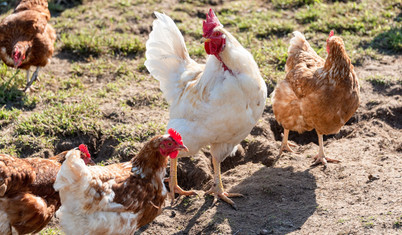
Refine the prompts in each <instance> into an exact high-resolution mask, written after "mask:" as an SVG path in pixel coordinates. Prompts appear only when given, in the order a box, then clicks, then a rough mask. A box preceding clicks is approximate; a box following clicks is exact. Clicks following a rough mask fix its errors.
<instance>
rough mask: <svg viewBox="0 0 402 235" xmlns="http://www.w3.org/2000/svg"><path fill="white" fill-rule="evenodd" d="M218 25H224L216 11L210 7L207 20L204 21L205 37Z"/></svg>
mask: <svg viewBox="0 0 402 235" xmlns="http://www.w3.org/2000/svg"><path fill="white" fill-rule="evenodd" d="M216 26H222V24H221V22H219V20H218V17H216V15H215V13H214V11H213V10H212V9H209V12H208V14H207V20H204V22H203V23H202V31H203V32H204V34H203V35H202V36H203V37H204V38H205V37H207V36H209V35H210V34H211V33H212V31H213V30H214V28H215V27H216Z"/></svg>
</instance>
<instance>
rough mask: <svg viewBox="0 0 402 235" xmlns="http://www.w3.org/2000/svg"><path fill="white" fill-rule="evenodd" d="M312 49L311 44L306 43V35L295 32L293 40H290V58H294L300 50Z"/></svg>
mask: <svg viewBox="0 0 402 235" xmlns="http://www.w3.org/2000/svg"><path fill="white" fill-rule="evenodd" d="M310 48H311V47H310V44H309V43H308V42H307V41H306V38H305V37H304V35H303V34H302V33H300V32H299V31H294V32H293V38H292V39H291V40H290V46H289V49H288V56H293V55H295V54H296V53H298V52H299V51H300V50H303V51H309V49H310Z"/></svg>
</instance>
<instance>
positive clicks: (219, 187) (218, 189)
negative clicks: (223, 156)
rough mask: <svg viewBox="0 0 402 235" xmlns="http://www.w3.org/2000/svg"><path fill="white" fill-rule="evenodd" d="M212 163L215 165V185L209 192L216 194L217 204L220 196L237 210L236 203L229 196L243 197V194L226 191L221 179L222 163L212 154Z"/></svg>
mask: <svg viewBox="0 0 402 235" xmlns="http://www.w3.org/2000/svg"><path fill="white" fill-rule="evenodd" d="M212 164H213V165H214V185H213V186H212V188H211V189H210V190H209V191H208V192H207V193H208V194H212V195H214V196H215V198H214V202H213V204H215V203H216V202H217V199H218V197H220V198H221V199H222V200H224V201H225V202H227V203H229V204H230V205H231V206H232V207H233V208H234V209H235V210H237V206H236V204H235V203H234V202H233V201H232V200H230V199H229V197H243V194H240V193H227V192H225V190H224V189H223V184H222V179H221V163H220V162H218V160H216V159H215V158H214V157H213V156H212Z"/></svg>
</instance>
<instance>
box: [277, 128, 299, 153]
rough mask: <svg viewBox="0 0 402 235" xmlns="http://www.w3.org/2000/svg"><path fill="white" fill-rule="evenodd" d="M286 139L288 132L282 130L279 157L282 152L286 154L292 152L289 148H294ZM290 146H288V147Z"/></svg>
mask: <svg viewBox="0 0 402 235" xmlns="http://www.w3.org/2000/svg"><path fill="white" fill-rule="evenodd" d="M288 138H289V130H288V129H284V131H283V139H282V145H281V149H280V150H279V156H280V155H281V154H282V152H283V151H284V150H286V151H288V152H293V149H291V148H290V146H292V147H296V145H295V144H292V143H289V142H288ZM289 145H290V146H289Z"/></svg>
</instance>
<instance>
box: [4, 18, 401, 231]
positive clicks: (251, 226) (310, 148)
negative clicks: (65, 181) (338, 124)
mask: <svg viewBox="0 0 402 235" xmlns="http://www.w3.org/2000/svg"><path fill="white" fill-rule="evenodd" d="M147 20H148V21H149V25H151V24H150V22H151V21H152V20H153V19H152V18H151V17H150V18H149V19H147ZM148 33H149V29H147V30H145V31H144V32H141V34H142V35H141V37H144V38H147V37H148ZM144 40H145V39H144ZM135 59H136V60H131V59H130V58H118V59H116V58H114V59H111V63H112V64H118V63H121V62H126V63H130V66H133V67H136V66H137V65H139V64H140V63H143V61H141V60H139V59H138V58H135ZM71 61H74V58H73V57H71V55H68V54H66V53H65V52H62V51H56V53H55V55H54V56H53V58H52V60H51V64H50V65H49V66H47V67H46V68H44V70H43V74H51V76H50V75H44V76H45V78H44V79H43V81H41V82H42V83H45V82H46V81H50V80H51V78H50V77H52V78H53V77H58V78H68V77H70V76H71V73H72V72H71V71H72V65H71V64H72V63H71ZM82 63H83V64H86V63H88V64H90V63H91V62H88V61H83V62H82ZM355 70H356V72H357V75H358V77H359V78H360V86H361V104H360V107H359V108H358V110H357V112H356V113H355V114H354V116H353V117H352V118H351V119H350V120H349V121H348V123H347V124H346V125H345V126H344V127H342V129H341V131H340V132H339V133H338V134H336V135H328V136H325V137H324V147H325V152H326V154H327V156H329V157H332V158H335V159H338V160H340V161H341V162H340V163H338V164H329V165H328V167H327V168H326V169H324V168H323V166H315V167H312V166H311V163H312V156H314V155H315V154H317V153H318V139H317V135H316V133H315V132H306V133H303V134H297V133H295V132H291V133H290V136H289V140H290V141H291V142H292V143H294V144H296V145H297V147H295V148H294V150H295V152H293V153H284V154H283V155H282V156H281V157H280V158H278V157H277V154H278V152H279V147H280V144H281V140H282V133H283V129H282V127H281V126H280V125H279V124H278V123H277V122H276V120H275V118H274V115H273V112H272V106H271V103H270V99H269V98H268V102H267V105H266V108H265V111H264V113H263V116H262V118H261V120H260V121H259V123H258V124H257V125H256V127H255V128H254V129H253V130H252V132H251V134H250V135H249V136H248V137H247V138H246V139H245V140H244V141H242V143H241V148H239V151H238V152H237V153H236V155H235V156H233V157H228V158H227V159H226V160H225V161H224V162H223V163H222V172H223V175H222V180H223V184H224V187H225V189H226V190H227V191H229V192H236V193H242V194H243V195H244V197H242V198H234V199H233V200H234V202H235V203H236V204H237V206H238V210H234V209H233V208H232V207H230V206H229V205H228V204H226V203H223V202H222V201H220V200H219V201H218V202H217V203H216V204H215V205H213V197H212V196H209V195H206V194H205V193H204V192H205V191H206V190H208V189H209V188H210V186H211V180H212V174H213V171H212V163H211V157H210V154H209V151H208V149H204V150H203V151H201V152H200V153H199V154H197V155H196V156H193V157H190V158H183V159H180V160H179V167H178V179H179V185H180V186H182V187H183V188H184V189H187V190H188V189H194V190H196V192H197V193H198V196H193V197H179V198H177V199H176V200H175V202H174V204H173V205H171V204H170V201H169V200H166V207H165V208H164V210H163V212H162V214H161V215H159V216H158V217H157V218H156V219H155V220H154V221H153V222H152V223H150V224H149V225H147V226H145V227H143V228H141V229H140V230H139V231H137V232H136V234H138V235H139V234H143V235H147V234H162V235H165V234H177V235H179V234H233V235H241V234H402V193H401V192H402V80H401V79H402V56H401V55H384V56H383V57H382V58H381V59H379V60H365V61H364V63H363V64H361V65H359V66H358V67H355ZM374 75H379V76H385V77H390V78H394V79H391V80H389V81H387V82H385V83H376V82H370V81H368V80H367V79H366V78H367V77H369V76H374ZM147 78H148V80H145V81H141V82H140V83H135V82H130V84H127V85H126V86H125V87H124V88H122V89H121V90H119V96H118V97H117V98H116V99H110V100H108V101H107V102H105V103H103V104H102V105H101V107H99V109H100V110H101V112H102V114H103V115H104V117H105V119H107V121H106V124H105V126H108V125H109V123H110V126H112V125H113V124H115V123H130V124H133V125H136V124H143V123H147V122H150V121H155V122H158V123H162V124H165V123H167V121H168V110H167V108H166V107H165V108H160V107H157V108H155V107H150V106H149V105H148V104H149V103H147V102H148V101H149V100H150V99H153V100H152V102H154V103H155V102H156V103H158V104H160V103H163V102H164V101H163V99H162V96H161V92H160V91H159V84H158V83H157V82H156V81H155V80H154V79H153V78H151V77H150V76H149V75H148V77H147ZM112 80H113V75H111V74H103V75H102V76H101V77H94V76H92V77H91V75H85V74H84V75H83V76H82V81H83V84H84V86H85V87H86V88H87V89H88V93H90V92H96V91H97V90H99V89H100V88H101V87H105V85H106V84H107V83H108V82H110V81H112ZM59 87H60V84H59V83H58V82H53V83H51V82H48V83H47V87H46V89H48V90H49V91H53V92H56V91H57V90H58V89H59ZM143 90H146V91H147V92H148V93H147V94H149V95H150V96H156V97H157V98H156V99H154V98H152V97H143V100H142V102H143V103H141V104H140V105H132V106H131V105H130V102H131V101H130V97H137V96H138V94H140V93H141V92H142V91H143ZM114 98H115V97H114ZM137 98H138V97H137ZM123 101H124V102H125V103H127V105H128V106H130V107H131V108H129V109H127V110H125V111H121V110H119V105H118V104H119V103H121V102H123ZM65 102H66V103H68V102H78V101H74V100H66V101H65ZM46 105H47V104H38V105H37V107H36V110H35V111H38V110H39V111H40V110H41V109H45V108H46ZM23 115H28V114H23ZM10 128H11V127H10ZM84 140H85V141H84ZM72 141H75V142H74V143H80V142H85V143H87V144H89V146H90V147H92V148H95V147H93V146H96V152H94V154H93V157H94V159H95V160H96V161H97V162H100V161H102V160H107V159H109V158H110V157H111V156H112V155H113V154H115V152H114V150H113V148H114V147H115V146H116V145H117V144H118V141H117V140H116V139H102V138H101V137H99V138H98V137H96V138H95V137H93V136H80V138H78V139H75V140H72V139H65V140H61V141H60V142H59V143H58V144H57V145H56V146H55V150H56V151H58V152H60V151H62V150H66V149H68V148H70V147H71V146H72V145H73V143H72ZM141 146H142V143H138V145H137V146H134V148H136V149H138V148H139V147H141ZM90 150H93V149H90ZM36 154H37V156H47V153H46V152H38V153H36ZM119 160H123V161H127V160H128V159H124V158H123V159H119ZM113 161H117V160H116V159H112V160H110V162H113ZM167 172H169V169H168V170H167ZM54 227H56V228H57V227H58V224H57V218H56V219H54V220H53V221H52V222H51V223H50V225H49V228H54Z"/></svg>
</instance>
